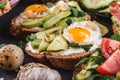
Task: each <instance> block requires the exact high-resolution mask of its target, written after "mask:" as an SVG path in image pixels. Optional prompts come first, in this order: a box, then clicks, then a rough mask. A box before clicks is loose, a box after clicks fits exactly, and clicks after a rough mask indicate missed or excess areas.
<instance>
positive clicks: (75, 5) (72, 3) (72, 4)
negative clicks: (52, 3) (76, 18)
mask: <svg viewBox="0 0 120 80" xmlns="http://www.w3.org/2000/svg"><path fill="white" fill-rule="evenodd" d="M68 5H70V6H74V7H76V8H77V9H78V10H79V11H82V9H81V8H80V6H79V4H78V2H76V1H69V2H68Z"/></svg>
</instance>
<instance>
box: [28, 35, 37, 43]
mask: <svg viewBox="0 0 120 80" xmlns="http://www.w3.org/2000/svg"><path fill="white" fill-rule="evenodd" d="M36 38H37V36H36V35H35V34H33V33H32V34H30V35H28V36H27V37H26V41H27V42H29V41H33V40H34V39H36Z"/></svg>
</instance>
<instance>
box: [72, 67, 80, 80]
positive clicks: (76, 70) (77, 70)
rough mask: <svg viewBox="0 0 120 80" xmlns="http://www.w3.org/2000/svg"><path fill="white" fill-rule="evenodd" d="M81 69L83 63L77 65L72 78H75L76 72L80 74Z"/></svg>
mask: <svg viewBox="0 0 120 80" xmlns="http://www.w3.org/2000/svg"><path fill="white" fill-rule="evenodd" d="M80 70H81V65H79V66H77V67H76V68H75V69H74V71H73V75H72V80H75V76H76V74H78V73H79V72H80Z"/></svg>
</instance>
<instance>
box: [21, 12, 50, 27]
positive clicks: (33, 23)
mask: <svg viewBox="0 0 120 80" xmlns="http://www.w3.org/2000/svg"><path fill="white" fill-rule="evenodd" d="M51 17H52V15H51V14H48V15H46V16H45V17H42V18H36V19H27V20H25V21H24V22H23V23H21V26H22V27H24V28H32V27H39V26H41V25H42V24H43V23H44V22H45V21H46V20H48V19H49V18H51Z"/></svg>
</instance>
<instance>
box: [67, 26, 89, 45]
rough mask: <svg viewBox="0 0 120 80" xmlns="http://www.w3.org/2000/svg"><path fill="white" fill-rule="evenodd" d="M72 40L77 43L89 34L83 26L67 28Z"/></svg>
mask: <svg viewBox="0 0 120 80" xmlns="http://www.w3.org/2000/svg"><path fill="white" fill-rule="evenodd" d="M68 33H69V34H70V37H71V38H72V40H73V42H76V43H79V42H82V41H83V40H85V39H86V38H87V37H89V36H90V32H89V31H88V30H87V29H85V28H72V29H69V30H68Z"/></svg>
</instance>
